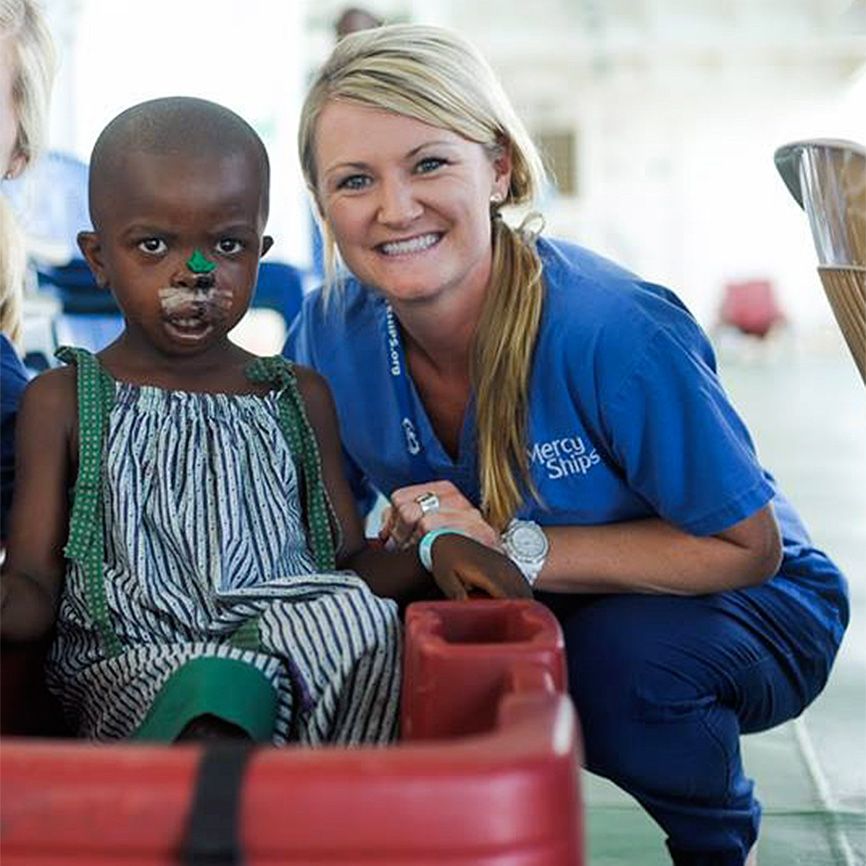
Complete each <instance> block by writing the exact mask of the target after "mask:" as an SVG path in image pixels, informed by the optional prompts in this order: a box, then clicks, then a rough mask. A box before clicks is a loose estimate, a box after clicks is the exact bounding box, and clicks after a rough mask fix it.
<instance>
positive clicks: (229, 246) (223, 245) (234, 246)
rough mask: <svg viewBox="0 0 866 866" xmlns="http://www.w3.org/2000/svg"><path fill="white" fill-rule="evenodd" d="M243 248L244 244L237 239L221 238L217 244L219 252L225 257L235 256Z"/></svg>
mask: <svg viewBox="0 0 866 866" xmlns="http://www.w3.org/2000/svg"><path fill="white" fill-rule="evenodd" d="M243 248H244V245H243V243H242V242H241V241H239V240H236V239H235V238H221V239H220V240H218V241H217V243H216V249H217V252H218V253H221V254H222V255H224V256H233V255H235V254H237V253H239V252H240V251H241V250H242V249H243Z"/></svg>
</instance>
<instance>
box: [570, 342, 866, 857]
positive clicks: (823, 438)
mask: <svg viewBox="0 0 866 866" xmlns="http://www.w3.org/2000/svg"><path fill="white" fill-rule="evenodd" d="M783 354H786V353H778V352H773V351H770V352H767V353H762V352H751V351H750V352H749V353H748V360H745V359H743V358H742V356H741V357H740V359H739V360H738V359H737V357H736V355H735V353H729V352H726V353H725V354H724V355H723V359H722V364H721V369H722V378H723V381H724V382H725V385H726V387H727V388H728V391H729V393H730V394H731V397H732V399H733V401H734V403H735V404H736V405H737V407H738V408H739V409H740V411H741V413H742V414H743V416H744V417H745V419H746V421H747V423H748V424H749V427H750V429H751V430H752V433H753V435H754V437H755V440H756V442H757V446H758V450H759V453H760V455H761V459H762V461H763V462H764V465H766V466H767V468H768V469H770V471H772V472H773V473H774V474H775V476H776V478H777V479H778V481H779V483H780V485H781V487H782V489H783V490H784V491H785V492H786V493H787V495H788V496H789V498H790V499H791V500H792V501H793V502H794V504H795V505H796V507H797V508H798V510H799V511H800V513H801V515H802V516H803V518H804V519H805V521H806V523H807V525H808V526H809V529H810V531H811V532H812V536H813V538H814V540H815V542H816V543H817V544H818V546H819V547H822V548H823V549H825V550H826V551H827V552H828V553H830V554H831V555H832V556H833V557H834V559H835V560H836V561H837V562H838V563H839V565H840V566H841V567H842V568H843V569H844V570H845V572H846V574H847V576H848V579H849V582H850V586H851V597H852V615H851V625H850V626H849V630H848V634H847V635H846V639H845V642H844V644H843V648H842V650H841V652H840V655H839V658H838V660H837V663H836V667H835V669H834V672H833V675H832V677H831V680H830V683H829V685H828V686H827V688H826V689H825V691H824V693H823V694H822V695H821V696H820V697H819V698H818V700H817V701H816V702H815V703H814V704H813V706H812V707H810V708H809V709H808V710H807V711H806V713H804V715H803V716H802V717H801V719H799V720H797V721H796V722H793V723H788V724H786V725H784V726H782V727H780V728H777V729H776V730H773V731H769V732H767V733H764V734H759V735H755V736H750V737H746V738H744V754H745V761H746V766H747V768H748V770H749V772H750V774H751V775H752V776H753V777H754V778H755V779H756V781H757V785H758V790H759V796H760V798H761V800H762V802H763V804H764V810H765V817H764V823H763V828H762V834H761V838H760V841H759V863H760V864H761V866H864V864H866V387H864V385H863V383H862V382H861V381H860V378H859V376H858V374H857V371H856V368H855V366H854V363H853V361H852V360H851V359H850V357H848V355H847V352H846V350H845V348H844V347H843V346H842V345H841V342H840V344H839V345H838V346H837V347H834V348H833V349H832V350H829V351H828V350H824V351H822V353H821V354H820V355H818V356H810V355H799V356H794V353H787V354H788V360H783V358H782V355H783ZM792 357H793V359H791V358H792ZM584 779H585V783H586V794H587V800H588V808H587V821H588V828H589V846H588V847H589V863H590V864H591V866H666V864H669V862H670V861H669V860H668V858H667V857H666V855H665V851H664V846H663V840H662V834H661V832H660V831H659V830H658V828H657V827H656V826H655V825H654V824H653V823H652V821H650V820H649V818H647V817H646V816H645V815H644V814H643V813H642V812H641V811H640V809H639V808H638V807H637V806H636V804H635V803H634V802H633V801H632V800H631V799H630V798H628V797H626V796H625V795H623V794H622V793H620V792H619V791H617V790H616V789H615V788H614V787H613V786H612V785H609V784H608V783H606V782H604V781H602V780H600V779H597V778H594V777H591V776H590V775H589V774H584Z"/></svg>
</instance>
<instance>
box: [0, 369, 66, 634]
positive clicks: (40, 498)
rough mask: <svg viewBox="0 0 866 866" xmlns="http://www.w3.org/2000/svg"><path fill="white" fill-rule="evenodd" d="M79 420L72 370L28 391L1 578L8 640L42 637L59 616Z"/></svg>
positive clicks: (0, 625)
mask: <svg viewBox="0 0 866 866" xmlns="http://www.w3.org/2000/svg"><path fill="white" fill-rule="evenodd" d="M76 413H77V404H76V397H75V371H74V369H72V368H64V369H60V370H51V371H50V372H48V373H44V374H42V375H41V376H39V377H38V378H37V379H35V380H34V381H33V382H31V383H30V385H28V387H27V390H26V391H25V392H24V396H23V397H22V400H21V406H20V408H19V411H18V420H17V425H16V444H15V448H16V462H15V467H16V468H15V492H14V496H13V500H12V513H11V517H10V521H9V537H8V547H7V551H6V561H5V563H4V565H3V574H2V577H0V606H2V610H0V634H2V636H3V638H6V639H11V640H30V639H35V638H38V637H41V636H42V635H44V634H45V633H46V632H47V631H48V630H49V629H50V628H51V626H52V625H53V624H54V620H55V618H56V615H57V602H58V599H59V597H60V589H61V586H62V582H63V573H64V566H65V564H64V557H63V545H64V544H65V542H66V538H67V534H68V504H67V491H68V485H69V480H70V473H71V465H72V464H73V461H74V460H75V451H74V447H73V446H74V442H73V431H74V430H75V429H76V426H77V424H76Z"/></svg>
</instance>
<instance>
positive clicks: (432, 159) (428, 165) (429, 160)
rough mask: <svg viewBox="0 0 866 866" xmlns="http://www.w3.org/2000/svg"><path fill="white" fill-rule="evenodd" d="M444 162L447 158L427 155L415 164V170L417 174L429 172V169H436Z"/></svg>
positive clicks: (445, 162)
mask: <svg viewBox="0 0 866 866" xmlns="http://www.w3.org/2000/svg"><path fill="white" fill-rule="evenodd" d="M446 164H447V160H444V159H439V157H438V156H428V157H426V158H424V159H422V160H421V162H419V163H418V165H416V166H415V171H417V172H418V174H429V173H430V172H431V171H436V169H437V168H441V167H442V166H443V165H446Z"/></svg>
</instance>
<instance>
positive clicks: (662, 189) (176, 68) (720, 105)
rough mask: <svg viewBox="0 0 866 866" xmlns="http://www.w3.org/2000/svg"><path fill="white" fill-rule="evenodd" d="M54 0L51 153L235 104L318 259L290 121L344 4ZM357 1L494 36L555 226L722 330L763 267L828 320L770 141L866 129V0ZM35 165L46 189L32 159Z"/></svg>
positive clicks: (285, 231) (810, 253) (797, 320)
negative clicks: (735, 292)
mask: <svg viewBox="0 0 866 866" xmlns="http://www.w3.org/2000/svg"><path fill="white" fill-rule="evenodd" d="M44 5H45V8H46V9H47V12H48V15H49V20H50V23H51V25H52V28H53V31H54V34H55V36H56V38H57V41H58V43H59V46H60V53H61V68H60V76H59V81H58V86H57V88H56V91H55V97H54V101H53V110H52V123H51V147H52V149H53V150H55V151H60V152H61V153H64V154H68V155H71V156H73V157H76V158H78V159H80V160H82V161H86V160H87V158H88V155H89V152H90V148H91V147H92V145H93V142H94V140H95V138H96V136H97V134H98V133H99V131H100V130H101V129H102V127H103V126H104V125H105V124H106V123H107V121H108V120H110V119H111V118H112V117H113V116H114V115H115V114H117V113H118V112H119V111H121V110H122V109H123V108H126V107H128V106H129V105H131V104H133V103H135V102H138V101H141V100H144V99H148V98H151V97H156V96H164V95H168V94H189V95H196V96H203V97H206V98H210V99H214V100H215V101H218V102H221V103H224V104H225V105H227V106H229V107H231V108H233V109H235V110H236V111H237V112H238V113H240V114H241V115H243V116H244V117H245V118H246V119H248V120H249V121H250V122H251V123H252V124H253V126H255V128H256V129H257V130H258V132H259V133H260V134H261V135H262V137H263V139H264V141H265V143H266V145H267V146H268V149H269V151H270V155H271V159H272V162H273V167H274V190H273V195H272V208H273V210H272V216H271V224H270V230H271V233H272V234H273V235H274V237H275V239H276V247H275V249H274V251H273V253H272V256H273V257H274V258H275V259H280V260H285V261H288V262H291V263H292V264H294V265H296V266H298V267H299V268H301V269H303V270H304V272H305V273H306V272H310V271H315V265H316V260H315V255H314V249H313V243H312V233H311V224H310V218H309V211H308V206H307V202H306V199H305V191H304V189H303V183H302V180H301V178H300V172H299V169H298V164H297V159H296V156H295V128H296V127H295V124H296V118H297V116H298V112H299V108H300V104H301V100H302V98H303V93H304V86H305V82H306V81H307V80H308V79H309V77H310V75H311V73H312V71H313V70H314V69H315V68H316V66H317V65H318V64H319V63H320V62H321V61H322V60H323V59H324V58H325V57H326V56H327V53H328V51H329V50H330V48H331V47H332V45H333V43H334V40H335V23H336V22H337V20H338V18H339V16H340V14H341V12H342V11H343V10H344V9H345V8H346V4H344V3H342V2H337V0H244V2H243V3H240V2H237V0H149V2H148V3H147V4H142V3H137V2H133V0H45V2H44ZM365 8H366V9H368V10H369V11H370V12H371V13H373V14H374V15H376V16H378V17H379V18H381V19H382V20H384V21H386V22H397V21H417V22H424V23H437V24H443V25H446V26H450V27H453V28H455V29H457V30H459V31H461V32H462V33H464V34H465V35H466V36H467V37H469V38H470V39H471V40H473V41H474V42H475V43H476V44H477V45H478V46H479V47H480V48H481V50H482V51H483V52H484V53H485V55H486V56H487V57H488V59H489V60H490V61H491V62H492V64H493V66H494V67H495V68H496V70H497V71H498V72H499V74H500V75H501V77H502V79H503V82H504V84H505V86H506V90H507V91H508V93H509V94H510V95H511V97H512V99H513V100H514V102H515V104H516V106H517V108H518V110H519V112H520V113H521V115H522V117H523V118H524V120H525V121H526V122H527V124H528V126H529V128H530V131H531V132H532V133H533V134H534V136H535V138H536V141H537V142H538V143H539V144H540V145H541V147H542V150H543V152H544V154H545V156H546V158H547V162H548V165H549V167H550V169H551V174H552V177H553V179H554V183H553V185H552V186H551V187H550V189H549V190H548V192H547V195H546V197H545V200H544V201H543V202H542V207H543V210H544V212H545V215H546V218H547V225H548V229H549V231H551V232H552V233H555V234H558V235H560V236H564V237H569V238H573V239H575V240H576V241H578V242H579V243H583V244H586V245H587V246H590V247H592V248H594V249H596V250H598V251H599V252H601V253H603V254H605V255H608V256H611V257H612V258H614V259H616V260H618V261H620V262H622V263H624V264H625V265H626V266H628V267H629V268H631V269H633V270H635V271H636V272H638V273H640V274H641V275H642V276H644V277H645V278H647V279H650V280H654V281H658V282H662V283H665V284H666V285H669V286H671V287H673V288H674V289H675V290H676V291H677V292H678V293H679V294H680V295H681V296H682V297H683V299H684V300H685V301H686V302H687V303H688V305H689V306H690V307H691V309H692V310H693V312H694V313H695V315H696V316H697V317H698V319H699V320H700V321H701V322H702V323H704V324H705V325H706V326H708V327H711V326H712V325H713V324H714V322H715V318H716V316H717V314H718V310H719V305H720V303H721V300H722V298H723V296H724V293H725V291H726V286H728V285H731V284H737V283H744V282H745V283H749V282H764V283H769V284H770V285H771V288H772V292H773V295H774V298H775V299H776V300H777V302H778V306H779V308H780V309H781V310H782V311H783V312H784V314H785V316H786V321H787V322H788V323H789V325H790V326H791V328H792V329H793V330H794V332H796V334H797V337H798V341H805V342H806V343H807V344H809V343H813V342H815V341H816V340H817V341H819V342H820V341H821V340H822V339H826V338H827V332H828V331H830V333H832V334H833V335H835V331H833V330H832V329H831V327H830V326H831V315H830V311H829V308H828V306H827V303H826V301H825V300H824V298H823V295H822V293H821V291H820V287H819V284H818V279H817V276H816V274H815V270H814V264H815V261H814V250H813V247H812V244H811V241H810V237H809V233H808V226H807V224H806V222H805V221H804V220H803V217H802V213H801V212H800V211H799V209H798V208H796V207H795V206H792V200H791V198H790V196H789V194H788V193H787V191H786V190H785V188H784V186H783V185H782V184H781V183H780V182H779V178H778V175H777V174H776V172H775V170H774V169H773V163H772V155H773V151H774V149H775V148H776V147H777V146H779V145H781V144H783V143H785V142H788V141H791V140H794V139H801V138H811V137H815V136H823V137H834V138H847V139H853V140H855V141H860V142H864V141H866V3H864V2H863V0H859V2H851V0H533V2H532V3H518V2H512V0H471V2H462V0H461V2H458V0H425V2H423V3H421V2H411V0H375V2H371V3H369V4H367V6H366V7H365ZM26 180H27V183H28V185H29V186H31V187H32V186H34V185H39V184H40V183H44V181H43V180H42V179H41V178H40V176H39V175H38V174H34V175H33V176H31V177H30V178H29V179H26ZM23 182H24V181H22V183H23ZM16 198H18V196H16ZM20 198H21V200H22V205H23V206H24V210H25V211H26V210H27V208H26V196H25V195H21V197H20ZM30 204H31V208H30V209H31V211H32V210H36V211H37V213H33V214H32V215H31V218H30V226H31V234H34V235H36V236H38V235H40V234H42V235H43V238H42V239H43V240H45V241H50V242H52V243H54V242H56V241H58V240H60V241H62V240H64V239H63V238H58V237H51V234H52V230H53V231H54V233H55V234H57V233H58V232H57V231H56V230H57V228H58V227H59V225H60V223H61V222H62V219H63V218H64V217H63V216H58V215H57V214H56V213H55V214H54V215H53V217H52V216H50V215H49V216H46V213H45V211H46V210H48V211H50V210H51V208H50V207H46V206H45V205H44V204H42V205H41V206H37V207H36V208H34V207H33V202H32V197H31V203H30ZM74 204H75V203H73V202H66V208H67V211H72V214H70V216H69V217H66V218H67V219H70V220H71V221H72V222H74V221H76V220H78V219H80V218H85V217H81V216H80V215H79V214H77V213H75V212H74V211H75V207H74ZM80 205H83V202H81V203H80ZM59 207H60V205H58V204H57V203H56V202H55V208H54V210H55V211H56V210H57V208H59ZM25 218H26V213H25ZM52 220H53V222H54V223H55V225H54V226H52V225H51V222H52ZM61 255H62V253H61ZM798 346H799V342H798Z"/></svg>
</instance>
